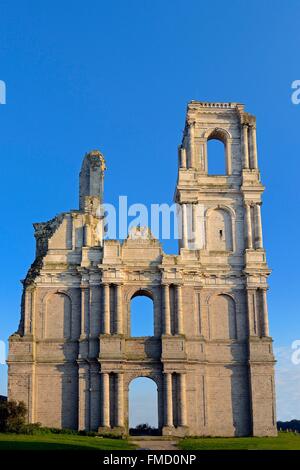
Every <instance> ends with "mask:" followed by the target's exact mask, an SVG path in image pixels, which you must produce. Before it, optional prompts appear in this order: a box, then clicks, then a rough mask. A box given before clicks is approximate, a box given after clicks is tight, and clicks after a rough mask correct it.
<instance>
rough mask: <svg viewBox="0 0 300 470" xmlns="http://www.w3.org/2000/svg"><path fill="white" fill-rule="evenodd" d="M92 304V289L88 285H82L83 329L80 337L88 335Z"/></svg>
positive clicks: (83, 337)
mask: <svg viewBox="0 0 300 470" xmlns="http://www.w3.org/2000/svg"><path fill="white" fill-rule="evenodd" d="M89 306H90V289H89V287H88V286H86V285H82V286H81V331H80V338H81V339H85V338H86V337H87V335H88V322H89Z"/></svg>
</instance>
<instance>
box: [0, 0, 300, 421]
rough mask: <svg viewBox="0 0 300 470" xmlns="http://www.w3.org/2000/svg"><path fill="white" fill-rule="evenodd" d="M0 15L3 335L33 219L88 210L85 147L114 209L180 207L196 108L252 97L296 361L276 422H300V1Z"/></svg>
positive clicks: (30, 253) (143, 1)
mask: <svg viewBox="0 0 300 470" xmlns="http://www.w3.org/2000/svg"><path fill="white" fill-rule="evenodd" d="M0 16H1V23H0V45H1V46H0V80H4V81H5V82H6V86H7V104H6V105H0V144H1V145H0V150H1V176H2V181H1V202H2V204H1V206H2V213H1V216H2V217H1V231H0V246H1V248H2V253H1V258H2V269H1V274H0V275H1V282H0V289H1V295H0V312H1V323H0V337H1V338H2V339H6V338H7V337H8V335H9V334H10V333H12V332H13V331H15V330H16V328H17V324H18V319H19V305H20V297H21V285H20V282H19V280H20V279H22V278H24V276H25V273H26V270H27V268H28V266H29V265H30V263H31V262H32V261H33V258H34V238H33V229H32V222H37V221H45V220H47V219H50V218H52V217H53V216H54V215H55V214H57V213H59V212H61V211H65V210H68V209H70V208H76V207H77V205H78V203H77V199H78V190H77V188H78V172H79V169H80V165H81V161H82V157H83V155H84V153H85V152H86V151H88V150H90V149H93V148H99V149H100V150H101V151H102V152H103V153H104V154H105V157H106V159H107V167H108V171H107V173H106V181H105V200H106V202H112V203H114V202H116V200H117V197H118V195H119V194H121V195H124V194H127V195H128V197H129V201H130V202H144V203H146V204H150V203H152V202H157V203H161V202H171V201H172V196H173V190H174V186H175V181H176V170H177V145H178V143H179V142H180V140H181V135H182V129H183V126H184V117H185V109H186V104H187V102H188V101H190V100H192V99H194V100H206V101H238V102H242V103H244V104H245V105H246V108H247V110H248V111H249V112H250V113H253V114H255V115H256V116H257V127H258V129H257V130H258V151H259V164H260V168H261V174H262V181H263V183H264V184H265V185H266V187H267V190H266V192H265V195H264V205H263V228H264V240H265V246H266V248H267V254H268V262H269V265H270V266H271V268H272V269H273V274H272V276H271V278H270V286H271V289H270V293H269V312H270V325H271V333H272V335H273V336H274V339H275V345H276V347H277V348H281V351H283V352H284V354H283V357H287V359H286V365H282V368H281V369H280V371H279V375H280V374H283V378H282V381H281V385H280V384H279V386H278V393H279V399H280V400H281V402H279V417H281V418H287V417H292V416H294V417H298V418H300V397H299V393H300V392H299V390H300V387H298V392H297V391H296V390H295V387H292V391H289V392H287V388H285V384H286V382H287V375H284V374H285V373H286V372H285V371H286V370H287V369H288V370H289V374H290V377H293V378H295V374H296V375H297V374H298V377H299V376H300V374H299V369H300V365H299V366H292V367H291V365H290V361H289V355H290V351H291V349H290V346H291V342H292V341H293V340H295V339H299V338H300V326H299V311H300V308H299V307H300V300H299V299H300V297H299V279H298V271H299V270H298V263H299V254H298V247H299V234H300V225H299V219H298V217H299V176H298V172H299V170H300V160H299V157H300V139H299V129H300V126H299V123H300V105H298V106H296V105H293V104H292V102H291V83H292V81H293V80H296V79H300V70H299V44H300V37H299V36H300V30H299V16H300V1H299V0H297V1H296V0H288V1H286V2H284V1H283V0H282V1H276V0H270V1H267V0H259V1H258V0H252V1H251V2H249V1H242V0H239V1H237V0H230V1H227V2H225V1H214V2H205V1H200V0H195V1H193V0H184V1H183V0H181V1H179V0H126V1H114V0H112V1H109V2H107V1H106V2H104V1H86V2H79V1H76V0H75V1H74V0H73V1H65V2H61V1H57V0H51V1H49V0H48V1H43V2H41V1H33V0H31V1H26V2H24V1H14V0H6V1H3V0H0ZM153 180H155V182H156V187H155V190H153ZM164 247H165V249H166V251H167V252H172V251H173V252H174V251H175V250H176V243H174V242H167V243H164ZM280 367H281V366H280ZM0 370H1V372H3V373H4V366H2V367H1V369H0ZM3 373H2V374H1V391H2V392H4V391H5V378H4V376H3ZM286 374H287V373H286ZM298 384H299V382H298ZM296 388H297V387H296ZM297 393H298V395H297ZM287 401H289V406H290V407H291V410H290V411H287V407H286V403H287ZM280 403H281V404H280Z"/></svg>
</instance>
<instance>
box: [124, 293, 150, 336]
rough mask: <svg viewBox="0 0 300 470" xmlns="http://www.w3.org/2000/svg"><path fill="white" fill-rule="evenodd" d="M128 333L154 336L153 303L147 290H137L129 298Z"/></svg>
mask: <svg viewBox="0 0 300 470" xmlns="http://www.w3.org/2000/svg"><path fill="white" fill-rule="evenodd" d="M130 335H131V336H136V337H139V336H154V305H153V300H152V298H151V297H150V295H149V294H148V293H147V292H144V291H139V292H138V293H136V294H135V295H134V296H133V297H132V299H131V302H130Z"/></svg>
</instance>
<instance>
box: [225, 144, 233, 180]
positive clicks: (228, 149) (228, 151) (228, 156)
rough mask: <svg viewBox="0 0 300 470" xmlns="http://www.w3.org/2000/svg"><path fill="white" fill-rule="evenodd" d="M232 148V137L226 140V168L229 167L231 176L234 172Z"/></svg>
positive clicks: (228, 173)
mask: <svg viewBox="0 0 300 470" xmlns="http://www.w3.org/2000/svg"><path fill="white" fill-rule="evenodd" d="M231 148H232V139H227V141H226V169H227V175H228V176H230V175H231V173H232V161H231Z"/></svg>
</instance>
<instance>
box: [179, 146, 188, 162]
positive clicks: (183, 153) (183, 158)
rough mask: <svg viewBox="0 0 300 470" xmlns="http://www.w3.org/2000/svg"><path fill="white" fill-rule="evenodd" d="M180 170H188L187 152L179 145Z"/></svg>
mask: <svg viewBox="0 0 300 470" xmlns="http://www.w3.org/2000/svg"><path fill="white" fill-rule="evenodd" d="M178 160H179V168H186V150H185V148H184V147H182V146H181V145H179V147H178Z"/></svg>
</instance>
